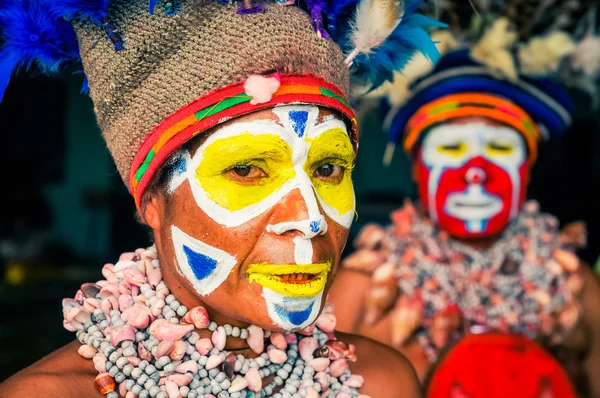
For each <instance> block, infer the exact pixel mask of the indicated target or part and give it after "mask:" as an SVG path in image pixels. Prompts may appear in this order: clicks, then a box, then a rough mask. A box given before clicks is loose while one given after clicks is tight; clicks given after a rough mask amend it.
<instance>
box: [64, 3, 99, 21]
mask: <svg viewBox="0 0 600 398" xmlns="http://www.w3.org/2000/svg"><path fill="white" fill-rule="evenodd" d="M109 2H110V0H56V1H55V3H54V7H53V8H54V10H55V12H56V13H57V14H59V15H62V16H63V17H65V18H67V19H68V20H72V19H76V18H89V19H90V20H92V21H94V22H99V21H100V20H101V19H103V18H106V17H107V15H108V14H107V9H108V4H109Z"/></svg>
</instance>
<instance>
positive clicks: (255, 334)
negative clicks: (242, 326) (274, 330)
mask: <svg viewBox="0 0 600 398" xmlns="http://www.w3.org/2000/svg"><path fill="white" fill-rule="evenodd" d="M246 341H247V342H248V345H249V346H250V348H251V349H252V351H254V352H255V353H257V354H262V353H263V352H264V350H265V334H264V331H263V330H262V329H261V328H259V327H258V326H255V325H251V326H249V327H248V338H247V339H246Z"/></svg>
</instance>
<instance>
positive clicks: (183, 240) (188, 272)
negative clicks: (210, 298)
mask: <svg viewBox="0 0 600 398" xmlns="http://www.w3.org/2000/svg"><path fill="white" fill-rule="evenodd" d="M171 236H172V239H173V246H174V247H175V256H176V257H177V263H178V264H179V269H180V270H181V272H182V273H183V275H184V276H185V277H186V279H187V280H188V281H190V282H191V283H192V286H193V287H194V289H195V290H196V291H197V292H198V293H199V294H201V295H203V296H205V295H207V294H210V293H211V292H212V291H213V290H215V289H216V288H217V287H219V286H220V285H221V284H222V283H223V282H224V281H225V279H227V276H228V275H229V273H230V272H231V270H232V269H233V267H235V265H236V264H237V262H238V261H237V258H235V257H234V256H232V255H230V254H229V253H226V252H224V251H223V250H220V249H217V248H216V247H213V246H210V245H207V244H206V243H204V242H200V241H199V240H197V239H194V238H192V237H191V236H189V235H188V234H186V233H185V232H183V231H182V230H180V229H179V228H177V227H176V226H174V225H173V226H172V227H171Z"/></svg>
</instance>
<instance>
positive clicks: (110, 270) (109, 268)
mask: <svg viewBox="0 0 600 398" xmlns="http://www.w3.org/2000/svg"><path fill="white" fill-rule="evenodd" d="M102 275H103V276H104V277H105V278H106V281H107V282H108V283H117V281H118V278H117V276H116V275H115V266H114V265H112V264H106V265H104V267H103V268H102Z"/></svg>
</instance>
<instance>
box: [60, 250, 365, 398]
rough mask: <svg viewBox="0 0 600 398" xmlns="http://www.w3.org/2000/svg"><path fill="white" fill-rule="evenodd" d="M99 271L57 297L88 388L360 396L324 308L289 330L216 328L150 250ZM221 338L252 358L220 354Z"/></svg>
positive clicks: (125, 392)
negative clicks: (90, 376)
mask: <svg viewBox="0 0 600 398" xmlns="http://www.w3.org/2000/svg"><path fill="white" fill-rule="evenodd" d="M102 274H103V275H104V277H105V278H106V280H101V281H98V282H96V283H86V284H83V285H82V286H81V289H80V290H79V291H77V294H76V295H75V297H74V298H73V299H69V298H67V299H64V300H63V303H62V305H63V316H64V321H63V325H64V327H65V328H66V329H67V330H69V331H73V332H76V336H77V339H78V340H79V341H80V342H81V344H82V345H81V347H80V348H79V350H78V352H79V354H80V355H81V356H82V357H84V358H88V359H91V360H92V361H93V363H94V367H95V369H96V370H97V371H98V372H99V375H98V376H97V377H96V379H95V386H96V389H97V390H98V391H99V392H100V393H101V394H103V395H106V396H107V397H109V398H117V397H118V396H119V394H120V395H121V396H123V397H126V398H135V397H139V398H146V397H157V398H167V397H168V398H179V397H184V398H195V397H204V398H224V397H232V398H242V397H277V398H304V397H308V398H318V397H338V398H351V397H360V398H368V397H367V396H365V395H359V392H358V388H360V387H361V386H362V385H363V378H362V377H361V376H358V375H352V374H351V372H350V370H349V368H348V362H349V361H356V356H355V355H354V346H353V345H351V344H350V345H349V344H346V343H344V342H342V341H339V340H336V338H335V334H334V329H335V323H336V320H335V316H334V315H333V313H332V311H333V307H332V306H331V305H329V304H328V305H326V307H325V309H324V311H323V313H322V314H321V315H320V316H319V318H318V319H317V321H316V322H315V324H314V325H311V326H310V327H308V328H306V329H304V330H301V331H299V332H298V333H280V332H271V331H267V330H263V329H261V328H259V327H257V326H254V325H252V326H249V327H248V328H247V329H246V328H238V327H234V326H231V325H223V326H218V325H217V324H216V323H215V322H211V321H210V320H209V317H208V313H207V311H206V309H204V308H203V307H195V308H192V309H190V310H188V309H187V308H186V307H185V306H183V305H181V304H180V303H179V302H178V301H177V300H176V298H175V297H174V296H173V295H172V294H170V292H169V289H168V288H167V286H166V285H165V283H164V281H163V280H162V274H161V271H160V264H159V261H158V256H157V252H156V249H155V247H154V246H152V247H150V248H148V249H138V250H136V252H135V253H124V254H123V255H121V257H120V259H119V261H118V262H117V263H116V264H114V265H113V264H106V265H105V266H104V268H103V269H102ZM197 329H200V330H201V329H208V330H209V331H211V332H212V337H211V338H200V335H199V334H198V333H197V332H196V331H195V330H197ZM228 336H232V337H235V338H241V339H245V340H246V341H247V343H248V345H249V347H250V348H251V349H252V350H253V351H254V352H255V353H256V354H257V357H256V358H245V357H244V356H242V355H237V356H236V355H234V354H233V353H231V352H228V351H226V350H225V349H224V348H225V343H226V340H227V337H228ZM268 377H271V378H272V380H271V381H270V382H269V383H267V384H266V385H263V379H265V378H268ZM117 391H118V393H119V394H117Z"/></svg>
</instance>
